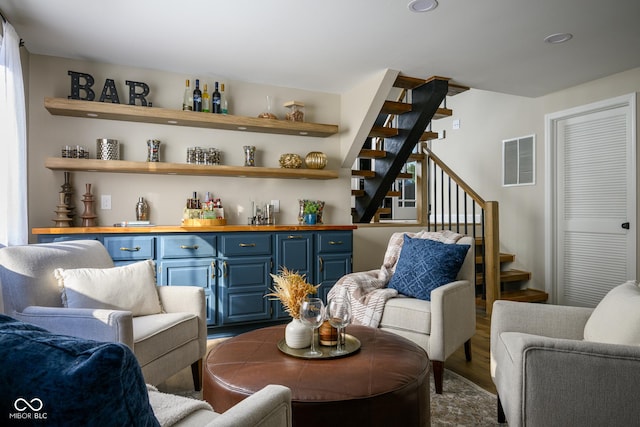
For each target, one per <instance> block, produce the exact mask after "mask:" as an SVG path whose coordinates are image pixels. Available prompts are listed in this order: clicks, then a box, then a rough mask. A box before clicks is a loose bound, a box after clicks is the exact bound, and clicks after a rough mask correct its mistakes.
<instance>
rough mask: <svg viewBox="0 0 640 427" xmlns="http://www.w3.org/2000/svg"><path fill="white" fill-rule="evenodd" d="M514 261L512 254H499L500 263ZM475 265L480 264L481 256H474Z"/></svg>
mask: <svg viewBox="0 0 640 427" xmlns="http://www.w3.org/2000/svg"><path fill="white" fill-rule="evenodd" d="M515 259H516V256H515V255H514V254H506V253H502V252H501V253H500V262H501V263H502V262H513V261H514V260H515ZM476 264H482V255H476Z"/></svg>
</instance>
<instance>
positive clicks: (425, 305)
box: [329, 231, 476, 394]
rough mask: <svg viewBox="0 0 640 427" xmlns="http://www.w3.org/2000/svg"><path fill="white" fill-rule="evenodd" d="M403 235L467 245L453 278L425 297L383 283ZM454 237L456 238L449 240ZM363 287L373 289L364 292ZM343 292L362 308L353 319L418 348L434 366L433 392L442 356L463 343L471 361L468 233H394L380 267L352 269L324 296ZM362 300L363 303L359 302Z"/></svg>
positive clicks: (438, 389) (473, 314) (473, 325)
mask: <svg viewBox="0 0 640 427" xmlns="http://www.w3.org/2000/svg"><path fill="white" fill-rule="evenodd" d="M404 235H407V236H409V237H412V238H413V237H417V238H423V239H424V238H431V239H432V240H439V241H441V242H443V243H450V244H459V245H469V250H468V251H467V253H466V257H465V258H464V262H463V263H462V266H461V268H460V270H459V272H458V274H457V277H456V279H455V280H454V281H452V282H450V283H448V284H446V285H444V286H441V287H438V288H436V289H434V290H433V291H431V298H430V301H426V300H423V299H418V298H412V297H407V296H404V295H402V294H398V293H397V292H396V291H395V290H393V289H389V288H387V286H388V284H389V282H390V279H391V277H392V276H393V275H394V274H395V271H396V266H397V264H398V259H399V257H400V253H401V250H402V242H403V239H404ZM454 242H455V243H454ZM367 288H377V289H376V290H375V291H373V292H370V293H369V294H367V295H366V296H363V292H364V291H365V290H366V289H367ZM343 292H348V293H349V294H350V296H351V304H352V309H353V310H354V311H355V312H362V313H365V314H364V316H361V317H364V318H365V319H366V320H365V321H363V322H358V321H356V323H360V324H368V325H369V326H377V327H379V328H380V329H383V330H386V331H389V332H393V333H395V334H397V335H400V336H403V337H404V338H407V339H409V340H411V341H413V342H414V343H416V344H418V345H419V346H420V347H422V348H423V349H424V350H425V351H426V352H427V355H428V356H429V359H430V360H431V363H432V366H433V376H434V380H435V386H436V387H435V388H436V393H438V394H441V393H442V382H443V374H444V362H445V360H446V359H447V358H448V357H449V356H450V355H451V354H452V353H453V352H455V351H456V350H457V349H459V348H460V347H461V346H462V345H464V349H465V356H466V359H467V360H469V361H470V360H471V337H472V336H473V335H474V334H475V331H476V308H475V258H474V242H473V238H472V237H469V236H461V235H459V234H456V233H452V232H450V231H442V232H419V233H394V234H393V235H392V236H391V238H390V239H389V244H388V246H387V250H386V253H385V257H384V262H383V265H382V267H381V268H380V269H379V270H370V271H365V272H358V273H351V274H348V275H346V276H344V277H342V278H341V279H340V280H339V281H338V282H337V283H336V284H335V285H334V287H333V288H332V289H331V291H330V292H329V297H331V296H333V295H335V294H338V293H343ZM363 301H366V303H363Z"/></svg>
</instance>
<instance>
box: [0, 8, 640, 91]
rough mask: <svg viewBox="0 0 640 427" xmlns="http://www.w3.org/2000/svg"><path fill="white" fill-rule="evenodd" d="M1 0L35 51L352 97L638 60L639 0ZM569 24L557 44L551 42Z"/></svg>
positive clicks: (550, 76) (548, 77)
mask: <svg viewBox="0 0 640 427" xmlns="http://www.w3.org/2000/svg"><path fill="white" fill-rule="evenodd" d="M408 2H409V0H316V1H311V0H253V1H252V0H180V1H175V0H90V1H87V0H47V1H43V0H0V10H2V12H3V13H4V15H5V16H6V17H7V18H8V19H9V21H10V22H11V23H12V24H13V26H14V27H15V28H16V30H17V32H18V34H19V35H20V37H22V38H23V39H24V42H25V46H26V48H27V49H28V50H29V51H30V52H31V53H36V54H44V55H54V56H60V57H68V58H77V59H84V60H92V61H100V62H107V63H113V64H122V65H129V66H134V67H143V68H151V69H158V70H166V71H172V72H178V73H184V74H187V75H191V76H200V77H202V78H205V77H208V76H211V77H223V78H227V79H230V80H238V81H246V82H255V83H264V84H270V85H276V86H286V87H296V88H304V89H310V90H319V91H325V92H333V93H342V92H344V91H346V90H349V89H350V88H351V87H353V86H354V85H356V84H358V83H360V82H362V81H364V80H365V79H366V78H367V77H369V76H370V75H372V74H373V73H375V72H377V71H379V70H382V69H386V68H391V69H395V70H399V71H401V72H402V73H404V74H407V75H410V76H414V77H428V76H431V75H439V76H445V77H450V78H452V79H453V80H454V81H456V82H458V83H461V84H464V85H468V86H471V87H473V88H477V89H484V90H490V91H497V92H504V93H510V94H515V95H522V96H529V97H537V96H541V95H545V94H548V93H551V92H554V91H557V90H561V89H564V88H567V87H571V86H574V85H577V84H580V83H584V82H587V81H591V80H594V79H597V78H600V77H604V76H608V75H611V74H614V73H618V72H621V71H625V70H628V69H632V68H636V67H640V1H639V0H608V1H603V0H439V3H440V4H439V6H438V7H437V8H436V9H435V10H433V11H431V12H426V13H412V12H410V11H409V10H408V8H407V4H408ZM559 32H570V33H572V34H573V36H574V37H573V39H572V40H571V41H569V42H567V43H564V44H560V45H550V44H547V43H544V42H543V39H544V38H545V37H546V36H547V35H549V34H553V33H559Z"/></svg>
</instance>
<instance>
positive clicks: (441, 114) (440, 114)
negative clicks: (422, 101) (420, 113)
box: [433, 108, 453, 120]
mask: <svg viewBox="0 0 640 427" xmlns="http://www.w3.org/2000/svg"><path fill="white" fill-rule="evenodd" d="M452 115H453V110H452V109H450V108H438V110H437V111H436V113H435V114H434V115H433V120H438V119H443V118H445V117H451V116H452Z"/></svg>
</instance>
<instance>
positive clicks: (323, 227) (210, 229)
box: [31, 224, 358, 234]
mask: <svg viewBox="0 0 640 427" xmlns="http://www.w3.org/2000/svg"><path fill="white" fill-rule="evenodd" d="M356 228H358V227H357V226H355V225H331V224H317V225H297V224H295V225H294V224H292V225H286V224H283V225H218V226H204V227H185V226H181V225H152V226H144V227H57V228H56V227H49V228H45V227H37V228H32V229H31V233H32V234H93V233H95V234H127V233H131V234H143V233H149V234H151V233H158V234H161V233H215V232H222V233H227V232H231V231H271V232H274V231H332V230H335V231H337V230H355V229H356Z"/></svg>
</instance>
